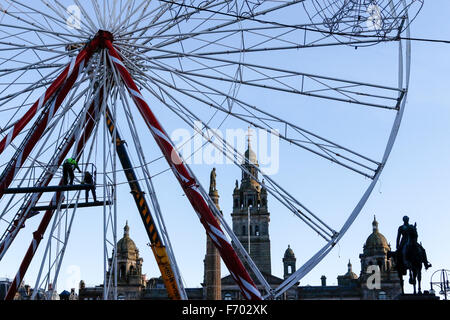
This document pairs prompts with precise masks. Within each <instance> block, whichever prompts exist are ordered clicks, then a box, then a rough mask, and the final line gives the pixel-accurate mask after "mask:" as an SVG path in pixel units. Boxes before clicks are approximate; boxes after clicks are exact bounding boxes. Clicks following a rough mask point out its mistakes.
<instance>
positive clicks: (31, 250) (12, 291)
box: [5, 181, 64, 300]
mask: <svg viewBox="0 0 450 320" xmlns="http://www.w3.org/2000/svg"><path fill="white" fill-rule="evenodd" d="M61 182H62V181H61ZM62 201H64V192H56V193H55V195H54V196H53V198H52V200H51V201H50V205H51V206H52V205H53V206H56V205H58V203H60V202H62ZM52 216H53V210H47V211H46V212H45V215H44V217H43V218H42V221H41V223H40V224H39V227H38V229H37V230H36V231H35V232H33V240H32V241H31V243H30V245H29V246H28V250H27V253H26V254H25V257H24V258H23V260H22V263H21V264H20V267H19V271H17V274H16V276H15V277H14V279H13V282H12V283H11V286H10V287H9V290H8V293H7V294H6V297H5V300H13V299H14V296H15V295H16V292H17V289H18V288H19V287H20V284H21V283H22V279H23V277H24V276H25V274H26V272H27V270H28V267H29V266H30V263H31V260H32V259H33V257H34V254H35V253H36V250H37V249H38V247H39V244H40V243H41V240H42V239H43V238H44V234H45V230H47V226H48V224H49V223H50V220H51V217H52Z"/></svg>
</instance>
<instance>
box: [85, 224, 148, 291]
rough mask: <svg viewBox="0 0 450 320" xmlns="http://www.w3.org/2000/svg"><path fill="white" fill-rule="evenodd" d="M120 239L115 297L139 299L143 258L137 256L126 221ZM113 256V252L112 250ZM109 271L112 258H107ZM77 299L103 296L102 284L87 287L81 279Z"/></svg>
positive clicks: (142, 286) (142, 278) (142, 284)
mask: <svg viewBox="0 0 450 320" xmlns="http://www.w3.org/2000/svg"><path fill="white" fill-rule="evenodd" d="M123 230H124V233H123V237H122V239H120V240H119V241H118V242H117V245H116V248H117V270H118V272H117V297H118V299H120V300H139V299H141V297H142V292H143V291H144V289H145V287H146V284H147V280H146V276H145V275H143V274H142V263H143V259H142V258H141V257H139V249H138V248H137V247H136V244H135V243H134V241H133V240H132V239H131V238H130V227H129V226H128V222H127V223H126V225H125V227H124V228H123ZM113 256H114V252H113ZM108 262H109V271H108V272H107V277H109V274H110V272H112V270H113V266H112V258H110V259H109V261H108ZM78 296H79V300H97V299H102V298H103V285H100V286H96V287H89V288H87V287H86V286H85V284H84V281H83V280H81V282H80V287H79V292H78Z"/></svg>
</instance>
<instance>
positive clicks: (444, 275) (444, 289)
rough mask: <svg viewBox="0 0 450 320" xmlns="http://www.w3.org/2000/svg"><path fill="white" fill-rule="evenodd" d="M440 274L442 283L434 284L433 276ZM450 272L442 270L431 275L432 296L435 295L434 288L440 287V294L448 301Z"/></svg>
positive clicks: (436, 282)
mask: <svg viewBox="0 0 450 320" xmlns="http://www.w3.org/2000/svg"><path fill="white" fill-rule="evenodd" d="M438 272H440V279H439V280H440V281H435V282H433V276H434V275H435V274H436V273H438ZM449 272H450V270H446V269H441V270H437V271H435V272H434V273H433V274H432V275H431V280H430V286H431V289H430V293H431V294H435V291H434V289H433V286H439V289H440V290H439V294H440V295H443V296H444V299H445V300H448V299H447V293H448V292H450V282H449V280H448V273H449Z"/></svg>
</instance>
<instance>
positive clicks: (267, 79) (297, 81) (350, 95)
mask: <svg viewBox="0 0 450 320" xmlns="http://www.w3.org/2000/svg"><path fill="white" fill-rule="evenodd" d="M116 45H119V46H120V47H121V48H123V47H125V48H126V44H125V43H122V42H119V43H117V44H116ZM125 50H127V49H125ZM154 51H161V52H164V53H169V54H172V55H173V56H172V57H171V58H175V57H186V58H189V59H190V60H191V61H193V62H195V63H197V64H199V65H202V66H209V68H211V70H213V71H215V68H214V67H213V66H211V65H208V64H207V61H213V62H221V63H226V64H230V65H238V66H239V67H242V68H246V69H247V70H249V71H250V72H251V74H253V77H250V76H248V79H243V78H237V79H234V78H230V77H227V78H222V77H217V76H214V75H211V74H210V73H198V72H189V70H186V69H184V70H180V69H176V68H175V67H172V66H169V65H167V64H165V65H164V66H165V67H166V68H167V69H172V70H173V71H174V72H178V73H183V74H188V75H191V76H195V77H202V78H206V79H212V80H219V81H225V82H231V83H239V84H243V85H248V86H252V87H259V88H264V89H268V90H275V91H282V92H287V93H292V94H298V95H304V96H310V97H313V98H320V99H327V100H335V101H339V102H344V103H349V104H357V105H362V106H368V107H375V108H381V109H387V110H398V107H399V104H400V103H401V98H402V97H403V93H404V92H403V90H401V89H399V88H394V87H388V86H385V85H378V84H371V83H367V82H360V81H352V80H348V79H341V78H337V77H329V76H322V75H315V74H310V73H304V72H297V71H293V70H287V69H283V68H276V67H273V66H264V65H258V64H253V63H247V62H244V61H234V60H229V59H223V58H218V57H211V56H204V55H201V54H198V53H196V54H193V53H185V52H176V51H172V50H166V49H159V48H158V49H155V50H154ZM129 52H130V51H129ZM140 57H141V58H142V59H144V60H146V61H147V62H149V63H151V64H157V62H156V60H157V59H155V58H154V57H151V56H150V57H149V56H147V55H145V54H144V55H141V56H140ZM163 59H168V57H163ZM202 61H203V62H202ZM161 63H162V62H161ZM157 67H159V68H161V64H157ZM269 72H270V73H273V74H268V73H269ZM255 74H256V75H255ZM257 76H259V77H257ZM280 79H288V80H290V83H287V82H286V81H284V82H282V81H281V80H280ZM308 80H310V81H308ZM308 85H309V87H310V88H309V90H308V88H307V86H308ZM348 85H353V86H354V88H359V89H360V90H361V91H348V90H343V89H345V88H347V86H348ZM317 90H320V91H317ZM318 92H321V93H322V92H330V94H328V95H325V94H319V93H318ZM360 97H365V98H366V99H368V100H361V98H360ZM380 100H381V101H380ZM379 101H380V102H383V104H380V102H379ZM392 101H394V104H392ZM387 103H390V104H387Z"/></svg>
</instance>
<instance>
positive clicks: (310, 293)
mask: <svg viewBox="0 0 450 320" xmlns="http://www.w3.org/2000/svg"><path fill="white" fill-rule="evenodd" d="M390 250H391V248H390V246H389V244H388V242H387V240H386V238H385V237H384V236H383V235H382V234H381V233H380V231H379V229H378V221H377V220H376V218H375V217H374V220H373V222H372V233H371V234H370V235H369V237H368V238H367V240H366V242H365V243H364V246H363V253H362V254H360V255H359V258H360V260H361V273H360V276H359V277H358V276H357V275H356V273H354V272H353V270H352V264H351V262H350V261H349V262H348V265H347V273H345V274H344V275H341V276H338V277H337V286H327V284H326V277H325V276H322V278H321V282H322V285H321V286H301V287H298V299H302V300H320V299H326V300H330V299H331V300H380V299H383V300H384V299H388V300H391V299H396V298H397V297H398V296H399V295H400V294H401V287H400V279H399V278H398V275H397V272H396V270H395V265H394V263H393V261H392V260H391V259H388V258H387V253H388V252H389V251H390ZM374 270H377V271H374ZM378 271H379V275H380V282H379V288H376V287H375V284H374V283H373V282H372V278H373V277H372V278H370V277H371V276H373V275H374V272H378Z"/></svg>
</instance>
